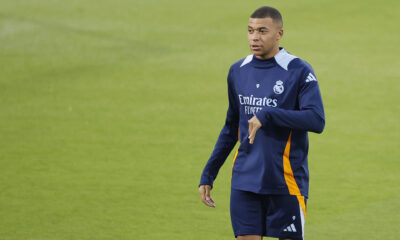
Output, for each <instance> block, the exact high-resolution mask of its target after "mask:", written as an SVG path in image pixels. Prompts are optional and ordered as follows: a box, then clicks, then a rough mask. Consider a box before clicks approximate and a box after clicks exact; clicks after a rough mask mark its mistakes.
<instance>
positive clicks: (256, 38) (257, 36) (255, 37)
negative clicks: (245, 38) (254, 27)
mask: <svg viewBox="0 0 400 240" xmlns="http://www.w3.org/2000/svg"><path fill="white" fill-rule="evenodd" d="M251 40H252V41H254V42H257V41H259V40H260V34H258V33H257V32H255V33H253V34H252V35H251Z"/></svg>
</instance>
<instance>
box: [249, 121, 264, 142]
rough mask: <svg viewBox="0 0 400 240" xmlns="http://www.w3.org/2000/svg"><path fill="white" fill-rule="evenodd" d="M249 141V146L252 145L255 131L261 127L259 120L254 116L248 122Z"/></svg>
mask: <svg viewBox="0 0 400 240" xmlns="http://www.w3.org/2000/svg"><path fill="white" fill-rule="evenodd" d="M248 122H249V140H250V144H253V143H254V138H255V137H256V132H257V130H258V129H259V128H260V127H261V126H262V124H261V122H260V120H258V118H257V117H256V115H254V116H253V117H252V118H251V119H250V120H249V121H248Z"/></svg>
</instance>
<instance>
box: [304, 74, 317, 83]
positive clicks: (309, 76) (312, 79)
mask: <svg viewBox="0 0 400 240" xmlns="http://www.w3.org/2000/svg"><path fill="white" fill-rule="evenodd" d="M312 81H317V78H316V77H315V76H314V75H313V74H312V73H309V74H308V76H307V79H306V82H312Z"/></svg>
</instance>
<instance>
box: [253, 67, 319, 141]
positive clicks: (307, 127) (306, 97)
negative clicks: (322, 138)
mask: <svg viewBox="0 0 400 240" xmlns="http://www.w3.org/2000/svg"><path fill="white" fill-rule="evenodd" d="M310 73H311V74H312V75H311V76H312V77H314V73H313V72H312V70H309V69H308V70H307V71H305V74H303V75H302V76H303V77H302V79H301V80H300V91H299V95H298V100H299V110H286V109H282V108H268V107H267V108H263V109H262V110H261V111H259V112H258V113H257V114H256V116H257V118H258V119H259V120H260V122H261V124H262V125H265V124H268V123H273V124H274V125H277V126H280V127H287V128H291V129H296V130H303V131H311V132H315V133H321V132H322V131H323V129H324V127H325V116H324V108H323V104H322V99H321V93H320V90H319V86H318V82H317V80H316V78H315V77H314V78H311V79H312V80H311V81H310V79H308V78H307V77H308V76H309V74H310ZM307 79H308V80H307Z"/></svg>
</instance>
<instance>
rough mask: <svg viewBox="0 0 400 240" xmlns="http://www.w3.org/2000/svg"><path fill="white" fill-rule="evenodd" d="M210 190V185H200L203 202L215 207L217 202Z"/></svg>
mask: <svg viewBox="0 0 400 240" xmlns="http://www.w3.org/2000/svg"><path fill="white" fill-rule="evenodd" d="M210 192H211V186H210V185H200V187H199V193H200V198H201V201H203V203H204V204H205V205H207V206H209V207H215V203H214V200H213V199H212V198H211V195H210Z"/></svg>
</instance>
